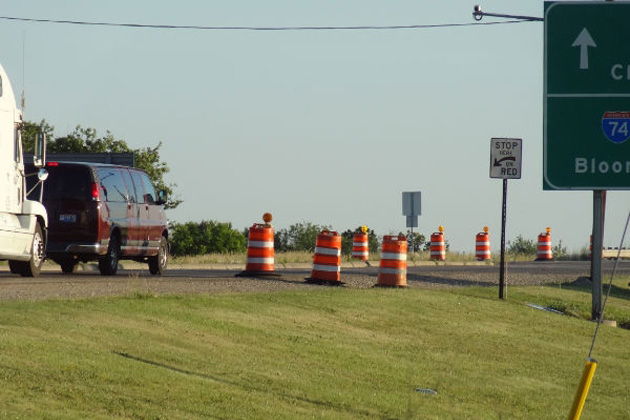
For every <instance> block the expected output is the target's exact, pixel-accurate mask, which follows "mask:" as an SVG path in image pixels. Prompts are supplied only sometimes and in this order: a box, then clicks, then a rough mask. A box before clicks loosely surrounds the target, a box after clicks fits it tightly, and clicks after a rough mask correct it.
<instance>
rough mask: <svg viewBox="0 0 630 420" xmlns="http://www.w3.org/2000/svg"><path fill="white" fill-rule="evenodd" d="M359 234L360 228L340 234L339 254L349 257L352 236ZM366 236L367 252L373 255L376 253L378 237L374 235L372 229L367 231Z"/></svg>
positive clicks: (352, 240)
mask: <svg viewBox="0 0 630 420" xmlns="http://www.w3.org/2000/svg"><path fill="white" fill-rule="evenodd" d="M358 232H361V227H358V228H356V229H355V230H351V229H348V230H346V231H345V232H343V233H342V234H341V253H342V254H343V255H351V254H352V248H353V246H352V244H353V242H354V234H355V233H358ZM367 234H368V252H369V253H370V255H374V254H377V253H378V237H377V236H376V233H374V231H373V230H372V229H368V230H367Z"/></svg>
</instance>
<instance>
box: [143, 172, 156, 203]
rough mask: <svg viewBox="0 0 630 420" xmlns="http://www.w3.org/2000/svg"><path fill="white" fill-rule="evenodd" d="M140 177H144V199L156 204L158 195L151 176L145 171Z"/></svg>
mask: <svg viewBox="0 0 630 420" xmlns="http://www.w3.org/2000/svg"><path fill="white" fill-rule="evenodd" d="M140 178H142V185H143V186H144V196H145V200H144V201H145V202H146V203H149V204H155V202H156V201H157V195H156V194H155V188H153V184H151V180H150V179H149V176H148V175H147V174H145V173H140Z"/></svg>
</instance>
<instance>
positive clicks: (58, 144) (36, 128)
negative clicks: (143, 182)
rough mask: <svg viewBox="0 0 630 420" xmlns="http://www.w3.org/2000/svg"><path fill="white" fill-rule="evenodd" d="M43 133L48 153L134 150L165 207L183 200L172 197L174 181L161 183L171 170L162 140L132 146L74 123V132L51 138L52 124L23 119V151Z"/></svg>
mask: <svg viewBox="0 0 630 420" xmlns="http://www.w3.org/2000/svg"><path fill="white" fill-rule="evenodd" d="M40 131H41V132H43V133H45V134H46V137H47V139H48V142H47V146H46V148H47V151H48V152H49V153H131V152H133V153H134V159H135V166H136V167H137V168H140V169H142V170H143V171H145V172H146V173H147V174H148V175H149V178H150V179H151V181H152V182H153V185H154V186H155V187H156V188H157V189H159V190H165V191H166V193H167V194H168V201H167V203H166V204H165V205H164V208H166V209H173V208H175V207H177V206H178V205H179V204H181V203H182V200H180V199H178V198H175V197H173V188H174V187H176V186H177V184H167V183H166V182H164V175H165V174H166V173H168V172H169V171H170V169H169V167H168V166H167V164H166V163H165V162H162V161H160V152H159V150H160V147H162V142H160V143H158V145H157V146H155V147H146V148H141V149H131V148H130V147H129V146H128V145H127V143H126V142H125V141H124V140H121V139H116V138H115V137H114V135H113V134H112V133H111V132H110V131H109V130H108V131H107V132H106V133H105V135H104V136H103V137H99V136H98V134H97V132H96V130H95V129H93V128H89V127H88V128H83V127H81V126H80V125H77V126H76V128H75V129H74V131H73V132H72V133H70V134H68V135H67V136H65V137H58V138H54V127H53V126H51V125H50V124H48V123H47V122H46V120H41V121H40V123H39V124H38V123H34V122H30V121H26V122H25V123H24V126H23V131H22V142H23V144H24V150H25V151H27V152H28V151H30V150H33V147H34V144H35V139H36V138H37V134H38V133H39V132H40Z"/></svg>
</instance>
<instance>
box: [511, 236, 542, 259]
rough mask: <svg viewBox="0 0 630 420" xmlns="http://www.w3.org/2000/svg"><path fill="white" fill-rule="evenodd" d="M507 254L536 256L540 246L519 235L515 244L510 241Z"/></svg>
mask: <svg viewBox="0 0 630 420" xmlns="http://www.w3.org/2000/svg"><path fill="white" fill-rule="evenodd" d="M506 248H507V252H508V253H510V254H521V255H536V253H537V252H538V244H537V243H536V242H534V241H533V240H531V239H525V238H523V237H522V236H521V235H518V236H517V237H516V239H515V240H514V242H512V241H508V243H507V247H506Z"/></svg>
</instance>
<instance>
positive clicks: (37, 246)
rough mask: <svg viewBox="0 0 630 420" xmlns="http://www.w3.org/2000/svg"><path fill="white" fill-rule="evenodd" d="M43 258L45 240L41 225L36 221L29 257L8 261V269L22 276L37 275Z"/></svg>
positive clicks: (44, 254) (42, 263) (44, 255)
mask: <svg viewBox="0 0 630 420" xmlns="http://www.w3.org/2000/svg"><path fill="white" fill-rule="evenodd" d="M45 258H46V240H45V239H44V233H43V231H42V227H41V225H40V224H39V223H37V225H35V232H33V242H32V243H31V258H30V259H29V260H28V261H9V269H10V270H11V272H12V273H15V274H19V275H21V276H22V277H37V276H39V273H40V272H41V271H42V265H44V259H45Z"/></svg>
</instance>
